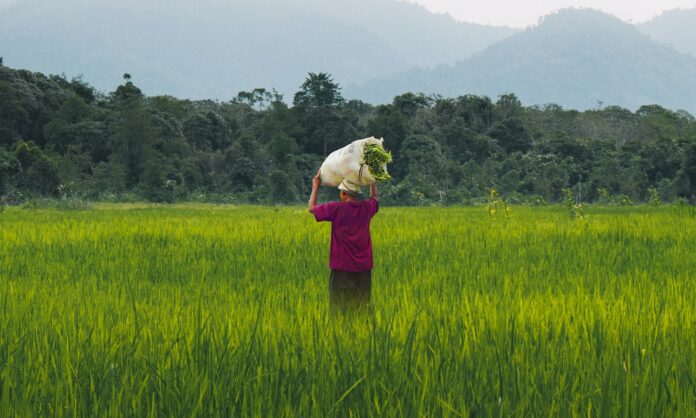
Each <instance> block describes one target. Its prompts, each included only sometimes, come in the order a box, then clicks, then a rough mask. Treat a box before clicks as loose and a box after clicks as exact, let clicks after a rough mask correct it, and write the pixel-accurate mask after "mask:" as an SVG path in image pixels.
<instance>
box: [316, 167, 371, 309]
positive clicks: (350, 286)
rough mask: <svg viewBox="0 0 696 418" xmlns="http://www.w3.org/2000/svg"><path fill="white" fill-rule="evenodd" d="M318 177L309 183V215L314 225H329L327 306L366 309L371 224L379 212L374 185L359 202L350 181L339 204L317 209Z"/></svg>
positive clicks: (357, 191) (358, 193) (341, 189)
mask: <svg viewBox="0 0 696 418" xmlns="http://www.w3.org/2000/svg"><path fill="white" fill-rule="evenodd" d="M319 186H321V176H320V173H317V175H316V176H314V179H313V180H312V193H311V195H310V197H309V211H310V212H311V213H312V214H313V215H314V219H316V221H317V222H323V221H326V222H331V250H330V256H329V268H330V269H331V274H330V276H329V304H330V306H331V309H332V311H335V310H337V309H340V310H343V311H345V310H346V309H347V308H359V309H364V308H367V307H368V305H369V303H370V298H371V291H372V267H373V260H372V240H371V238H370V221H371V220H372V217H373V216H374V215H375V214H376V213H377V211H379V200H378V195H377V184H376V183H372V184H371V185H370V197H369V199H367V200H362V199H361V191H360V187H358V186H355V185H354V184H353V183H350V182H349V181H346V180H344V181H342V182H341V183H340V184H339V186H338V190H339V199H340V200H339V201H337V202H328V203H324V204H322V205H317V192H318V190H319Z"/></svg>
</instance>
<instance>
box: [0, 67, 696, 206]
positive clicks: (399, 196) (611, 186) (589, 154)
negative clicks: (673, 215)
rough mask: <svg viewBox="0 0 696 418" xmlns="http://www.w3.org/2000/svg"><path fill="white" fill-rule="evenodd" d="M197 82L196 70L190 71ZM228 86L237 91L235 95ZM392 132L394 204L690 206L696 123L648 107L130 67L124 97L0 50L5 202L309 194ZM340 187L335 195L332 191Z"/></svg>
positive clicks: (255, 199) (273, 199)
mask: <svg viewBox="0 0 696 418" xmlns="http://www.w3.org/2000/svg"><path fill="white" fill-rule="evenodd" d="M191 82H192V83H195V82H196V81H195V79H192V80H191ZM232 95H233V93H231V94H230V96H232ZM368 136H376V137H383V138H384V139H385V142H384V144H385V148H387V149H388V150H390V151H391V152H392V153H393V156H394V162H393V163H392V164H391V165H390V166H389V171H390V174H391V175H392V177H393V179H392V180H391V181H388V182H385V183H383V184H381V185H380V196H381V198H382V200H383V201H384V202H387V203H389V204H395V205H430V204H438V205H457V204H477V203H480V202H483V201H485V200H486V199H487V197H488V196H489V195H490V194H491V190H492V189H495V190H496V193H497V194H498V195H500V196H503V198H504V199H505V200H506V201H507V202H509V203H512V204H546V203H553V202H558V201H560V200H562V199H563V198H564V197H567V191H568V190H570V191H571V192H572V195H573V196H574V199H575V200H576V201H578V202H594V203H600V204H624V205H625V204H634V203H641V202H682V203H686V202H689V203H692V204H693V203H694V202H695V201H696V200H695V195H696V119H695V118H694V116H692V115H691V114H689V113H688V112H686V111H683V110H671V109H666V108H664V107H662V106H660V105H658V104H646V105H644V106H642V107H640V108H638V109H637V110H636V111H631V110H629V109H625V108H621V107H616V106H609V105H606V106H605V105H604V104H603V103H601V102H600V103H597V107H596V108H595V109H592V110H587V111H577V110H572V109H565V108H562V107H561V106H559V105H554V104H547V105H544V106H524V105H523V104H522V103H521V102H520V100H519V99H518V98H517V96H515V94H514V92H511V93H509V94H505V95H501V96H499V97H497V98H489V97H483V96H476V95H464V96H459V97H455V98H450V97H442V96H439V95H427V94H422V93H410V92H409V93H404V94H401V95H399V96H396V97H394V99H393V100H392V102H391V103H389V104H380V105H372V104H368V103H365V102H363V101H360V100H347V99H345V98H344V97H343V96H342V94H341V86H339V85H338V83H336V82H334V80H333V78H332V77H331V75H330V74H327V73H309V74H308V75H307V77H306V79H305V81H304V83H303V84H302V85H301V86H299V87H298V90H297V92H296V93H295V94H294V96H293V97H292V98H287V99H286V98H284V97H283V96H282V95H280V94H278V93H277V92H276V91H275V90H273V89H266V88H257V89H254V90H252V91H242V92H239V93H237V94H236V95H235V96H234V98H232V99H231V100H229V101H219V100H215V101H213V100H188V99H179V98H175V97H171V96H147V95H145V94H144V93H143V92H142V90H141V89H140V88H139V87H138V86H137V81H136V80H135V79H134V78H133V77H131V75H129V74H124V75H123V82H122V84H121V85H119V86H118V87H117V88H116V89H115V91H112V92H100V91H97V90H96V89H95V88H93V87H92V86H90V85H89V83H88V82H87V81H86V80H83V79H82V78H80V77H78V78H72V79H68V78H67V77H66V76H64V75H44V74H42V73H38V72H32V71H29V70H24V69H13V68H10V67H7V66H3V65H2V60H1V59H0V202H2V203H3V204H21V203H25V202H28V201H32V200H36V199H55V200H68V201H74V200H80V201H85V202H89V201H111V202H133V201H151V202H163V203H167V202H179V201H184V202H218V203H251V204H291V203H299V202H304V201H306V199H307V196H308V194H309V190H310V183H311V179H312V176H313V175H314V174H315V173H316V171H317V169H318V168H319V166H320V165H321V163H322V161H323V159H324V158H325V156H326V155H328V154H329V153H330V152H331V151H333V150H335V149H338V148H340V147H343V146H344V145H346V144H348V143H350V142H352V141H353V140H355V139H359V138H364V137H368ZM334 197H335V196H334V194H332V191H331V190H325V191H324V198H334Z"/></svg>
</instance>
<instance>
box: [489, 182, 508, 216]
mask: <svg viewBox="0 0 696 418" xmlns="http://www.w3.org/2000/svg"><path fill="white" fill-rule="evenodd" d="M486 211H487V212H488V216H489V217H490V218H491V219H497V218H498V217H504V218H505V219H509V218H510V212H511V211H512V210H511V209H510V205H508V204H507V202H506V201H505V200H504V199H503V197H502V196H500V194H498V191H497V190H496V189H491V190H490V191H489V192H488V204H487V205H486Z"/></svg>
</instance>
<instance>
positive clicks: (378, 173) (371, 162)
mask: <svg viewBox="0 0 696 418" xmlns="http://www.w3.org/2000/svg"><path fill="white" fill-rule="evenodd" d="M363 158H364V159H365V164H367V167H368V169H369V170H370V174H372V177H374V178H375V180H377V181H384V180H389V179H391V176H390V175H389V173H387V172H386V171H385V170H384V164H388V163H391V162H392V154H391V152H389V151H386V150H385V149H384V148H382V146H381V145H377V144H367V145H365V150H364V152H363Z"/></svg>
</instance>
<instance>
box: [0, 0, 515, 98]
mask: <svg viewBox="0 0 696 418" xmlns="http://www.w3.org/2000/svg"><path fill="white" fill-rule="evenodd" d="M515 32H516V31H515V30H513V29H510V28H497V27H488V26H482V25H474V24H468V23H459V22H457V21H455V20H454V19H452V18H451V17H449V16H446V15H435V14H432V13H430V12H428V11H427V10H426V9H425V8H423V7H421V6H417V5H413V4H410V3H404V2H397V1H394V0H321V1H320V0H254V1H253V2H250V1H245V0H227V1H226V0H198V1H196V2H183V1H169V0H148V1H138V0H121V1H116V0H91V1H86V0H20V1H18V2H16V3H15V4H13V5H11V6H8V7H5V8H3V9H0V56H3V57H4V61H5V63H6V64H7V65H10V66H12V67H15V68H18V67H25V68H30V69H32V70H36V71H42V72H47V73H64V74H66V75H67V76H68V77H72V76H76V75H79V74H82V75H84V78H85V80H86V81H88V82H89V83H91V84H92V85H94V86H96V87H97V88H98V89H100V90H111V89H113V88H114V87H115V86H116V85H118V84H120V82H121V81H122V80H121V76H122V75H123V74H124V73H126V72H127V73H130V74H131V75H132V76H133V81H134V82H135V83H136V84H137V85H138V86H139V87H141V88H142V89H143V90H144V92H145V93H147V94H150V95H155V94H171V95H175V96H178V97H182V98H214V99H229V98H231V97H234V96H235V95H236V94H237V92H238V91H241V90H251V89H253V88H256V87H265V88H269V89H270V88H276V89H278V90H279V91H280V92H281V93H285V94H286V97H291V95H292V94H293V93H294V92H295V91H296V90H297V89H298V88H299V86H300V84H301V83H302V81H303V80H304V78H305V77H306V75H307V73H308V72H310V71H313V72H319V71H323V72H329V73H331V74H332V75H333V76H334V79H335V80H336V81H337V82H339V83H340V84H342V85H346V84H351V83H352V84H358V83H362V82H366V81H368V80H370V79H372V78H374V77H377V76H385V75H388V74H392V73H396V72H400V71H404V70H406V69H408V68H410V67H412V66H416V65H417V66H421V67H430V66H434V65H438V64H442V63H454V62H456V61H457V60H461V59H464V58H466V57H468V56H470V55H471V54H472V53H473V52H475V51H478V50H481V49H483V48H485V47H486V46H488V45H490V44H492V43H494V42H495V41H497V40H499V39H502V38H504V37H507V36H509V35H511V34H513V33H515Z"/></svg>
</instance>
